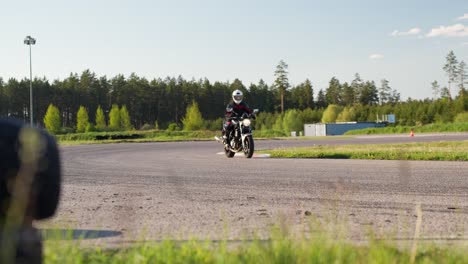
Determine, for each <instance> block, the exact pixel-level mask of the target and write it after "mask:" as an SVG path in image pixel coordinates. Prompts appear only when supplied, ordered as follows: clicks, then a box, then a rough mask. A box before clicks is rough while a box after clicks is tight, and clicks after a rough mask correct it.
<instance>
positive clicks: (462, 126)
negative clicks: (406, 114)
mask: <svg viewBox="0 0 468 264" xmlns="http://www.w3.org/2000/svg"><path fill="white" fill-rule="evenodd" d="M411 129H413V130H414V133H436V132H468V122H464V123H449V124H429V125H424V126H394V127H393V126H389V127H382V128H365V129H358V130H350V131H348V132H346V133H345V135H370V134H402V133H407V134H409V133H410V131H411Z"/></svg>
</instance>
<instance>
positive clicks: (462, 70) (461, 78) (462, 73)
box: [457, 61, 468, 91]
mask: <svg viewBox="0 0 468 264" xmlns="http://www.w3.org/2000/svg"><path fill="white" fill-rule="evenodd" d="M457 73H458V88H460V91H461V90H463V89H465V84H466V79H467V77H468V75H467V73H466V63H465V62H464V61H460V63H459V64H458V69H457Z"/></svg>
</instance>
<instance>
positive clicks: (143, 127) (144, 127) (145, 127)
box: [140, 123, 154, 130]
mask: <svg viewBox="0 0 468 264" xmlns="http://www.w3.org/2000/svg"><path fill="white" fill-rule="evenodd" d="M151 129H154V127H153V126H152V125H150V124H148V123H145V124H144V125H142V126H141V127H140V130H151Z"/></svg>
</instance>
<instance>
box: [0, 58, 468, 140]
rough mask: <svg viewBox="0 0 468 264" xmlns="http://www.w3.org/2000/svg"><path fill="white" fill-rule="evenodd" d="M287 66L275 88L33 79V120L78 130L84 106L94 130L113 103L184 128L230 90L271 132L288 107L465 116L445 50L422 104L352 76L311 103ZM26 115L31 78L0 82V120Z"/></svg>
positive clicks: (132, 116)
mask: <svg viewBox="0 0 468 264" xmlns="http://www.w3.org/2000/svg"><path fill="white" fill-rule="evenodd" d="M287 68H288V65H287V64H286V63H285V62H284V61H280V63H279V64H278V66H277V67H276V70H275V72H274V74H275V76H276V80H275V82H274V83H273V84H271V85H268V84H267V83H266V82H265V81H263V80H260V81H259V82H258V83H255V84H254V83H251V84H250V85H248V86H246V85H245V84H244V83H243V82H242V81H241V80H239V79H235V80H234V81H232V82H219V81H216V82H210V81H209V80H208V79H207V78H204V79H199V80H195V79H192V80H186V79H184V78H183V77H181V76H179V77H177V78H174V77H172V78H171V77H167V78H165V79H161V78H158V79H153V80H148V79H146V78H143V77H139V76H138V75H136V74H135V73H133V74H131V75H130V76H128V77H125V76H123V75H117V76H115V77H112V78H107V77H106V76H97V75H96V74H95V73H93V72H92V71H90V70H85V71H83V72H82V73H81V74H77V73H72V74H70V76H69V77H67V78H65V79H63V80H54V81H53V82H50V81H49V80H47V79H46V78H45V77H44V78H35V79H34V80H33V89H34V93H33V94H34V97H33V101H34V109H33V110H34V123H35V124H37V125H40V126H44V118H45V116H46V111H47V109H48V107H49V105H50V104H53V105H54V106H55V107H56V108H57V110H58V112H59V120H60V126H61V127H64V128H70V129H71V130H77V131H82V130H83V127H80V128H78V112H79V111H81V112H83V110H80V109H81V108H82V107H83V108H84V110H86V112H87V113H89V115H88V118H89V119H88V122H89V123H91V124H93V125H94V126H95V127H99V126H98V125H97V122H98V121H99V122H101V123H102V120H96V116H97V114H96V113H97V111H98V110H99V109H100V111H102V116H103V117H104V119H105V124H106V125H110V121H111V120H110V119H111V118H110V113H111V111H112V108H113V105H118V106H125V108H126V109H128V110H126V111H128V113H129V126H130V127H133V128H136V129H140V128H142V127H144V126H145V125H146V126H148V124H149V125H150V126H153V127H154V126H158V127H160V128H163V129H166V128H168V127H169V125H172V126H182V125H183V119H184V116H185V115H186V111H187V108H188V107H189V106H190V105H192V104H193V102H197V106H198V108H199V111H200V113H201V116H202V117H203V119H204V120H219V118H221V117H222V116H223V113H224V108H225V106H226V105H227V104H228V103H229V102H230V101H231V93H232V91H233V90H236V89H239V90H241V91H243V92H244V98H245V101H246V102H247V103H248V104H249V105H250V106H251V107H253V108H258V109H260V110H261V112H262V114H261V115H263V116H264V118H263V119H262V118H260V121H261V122H259V123H260V124H261V123H262V120H264V124H263V125H264V127H265V128H269V127H270V128H271V127H273V125H274V123H275V122H276V121H275V120H273V119H278V118H279V116H284V115H286V114H287V111H288V110H297V111H299V112H301V113H306V114H305V116H306V117H304V120H303V121H304V122H315V121H317V122H320V121H322V115H323V113H324V111H325V110H326V109H327V108H328V107H329V106H330V105H332V106H336V109H337V110H334V111H335V112H336V111H339V113H337V114H336V117H338V115H339V114H340V113H341V112H343V111H345V112H344V113H343V114H342V118H341V119H343V116H346V118H344V119H346V121H348V119H351V120H349V121H375V120H376V119H379V115H384V114H391V113H392V114H395V115H396V116H397V120H399V122H401V123H402V124H408V125H414V124H426V123H432V122H452V121H454V120H455V118H456V115H457V114H459V113H462V112H464V111H468V103H467V96H466V89H465V82H466V70H465V64H464V62H463V61H462V62H460V63H458V61H457V60H456V57H455V55H454V54H453V52H450V53H449V55H448V56H447V64H446V65H444V67H443V69H444V71H446V73H447V76H448V79H449V81H448V85H449V87H447V88H446V87H444V88H442V89H439V88H437V85H439V84H438V83H434V82H433V83H432V87H431V88H432V90H433V92H434V97H433V98H430V99H429V98H428V99H424V100H412V99H408V100H407V101H401V98H400V93H399V92H398V91H397V90H396V89H392V88H391V86H390V82H389V81H388V80H385V79H384V80H381V81H380V83H379V84H376V83H375V82H374V81H368V80H363V79H362V78H361V76H360V75H359V74H358V73H356V74H355V76H354V79H353V80H352V81H350V82H340V80H338V79H337V78H336V77H332V78H331V79H330V81H329V84H328V87H326V88H325V89H320V90H319V91H318V92H317V96H316V98H315V97H314V94H315V93H314V87H313V86H312V83H311V81H310V80H308V79H307V80H305V81H304V82H302V83H300V84H298V85H295V86H291V85H290V84H289V80H288V77H287V75H288V72H287ZM454 84H458V93H457V94H456V96H454V97H453V98H452V95H451V90H452V88H453V85H454ZM29 112H30V111H29V79H22V80H17V79H15V78H10V79H8V80H7V81H4V80H3V79H2V78H1V77H0V117H15V118H18V119H23V120H25V121H27V120H29ZM296 114H297V113H296ZM81 115H82V113H81ZM272 117H274V118H272ZM270 119H271V120H270ZM332 119H333V118H332ZM335 121H336V120H335ZM216 126H217V123H216V124H205V127H216ZM84 130H86V127H84Z"/></svg>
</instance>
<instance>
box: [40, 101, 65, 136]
mask: <svg viewBox="0 0 468 264" xmlns="http://www.w3.org/2000/svg"><path fill="white" fill-rule="evenodd" d="M44 125H45V128H46V130H47V131H49V133H51V134H57V133H58V132H60V127H61V122H60V111H59V110H58V108H57V107H55V106H54V105H53V104H50V105H49V107H48V108H47V112H46V114H45V117H44Z"/></svg>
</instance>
